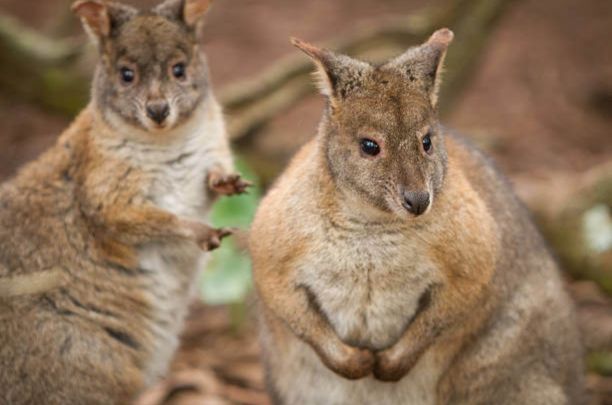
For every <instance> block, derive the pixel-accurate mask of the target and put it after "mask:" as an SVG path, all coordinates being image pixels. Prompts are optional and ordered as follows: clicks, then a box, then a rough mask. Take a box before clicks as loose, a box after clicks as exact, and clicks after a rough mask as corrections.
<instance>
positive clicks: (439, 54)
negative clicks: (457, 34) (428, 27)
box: [385, 28, 454, 108]
mask: <svg viewBox="0 0 612 405" xmlns="http://www.w3.org/2000/svg"><path fill="white" fill-rule="evenodd" d="M453 36H454V35H453V32H452V31H451V30H449V29H448V28H442V29H439V30H437V31H436V32H434V33H433V34H432V35H431V37H429V39H428V40H427V42H425V43H424V44H422V45H420V46H417V47H413V48H410V49H408V50H407V51H406V52H404V54H402V55H400V56H398V57H397V58H395V59H393V60H392V61H391V62H389V63H387V64H386V65H385V66H388V67H391V68H395V69H399V70H400V71H401V72H402V73H403V74H404V75H406V77H407V78H408V80H410V82H412V83H414V84H415V85H417V86H419V87H421V88H422V89H423V90H425V92H426V93H427V95H428V96H429V100H430V102H431V105H432V106H433V107H434V108H435V107H437V105H438V92H439V90H440V84H441V83H442V78H441V74H440V73H441V71H442V67H443V65H444V57H445V56H446V51H447V49H448V46H449V45H450V43H451V42H452V41H453Z"/></svg>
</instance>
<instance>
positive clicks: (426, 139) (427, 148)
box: [422, 132, 433, 153]
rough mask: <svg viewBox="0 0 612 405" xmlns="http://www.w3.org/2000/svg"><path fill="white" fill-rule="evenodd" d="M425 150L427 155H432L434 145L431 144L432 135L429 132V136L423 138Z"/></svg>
mask: <svg viewBox="0 0 612 405" xmlns="http://www.w3.org/2000/svg"><path fill="white" fill-rule="evenodd" d="M422 142H423V150H424V151H425V153H431V149H432V147H433V144H432V143H431V134H430V133H429V132H428V133H427V135H425V136H424V137H423V141H422Z"/></svg>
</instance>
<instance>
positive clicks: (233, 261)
mask: <svg viewBox="0 0 612 405" xmlns="http://www.w3.org/2000/svg"><path fill="white" fill-rule="evenodd" d="M236 168H237V170H238V172H239V173H240V174H241V175H242V176H243V177H244V178H245V179H247V180H249V181H251V182H253V183H254V184H255V186H254V187H251V188H249V192H248V194H243V195H240V196H232V197H222V198H221V199H220V200H219V201H218V202H217V203H216V204H215V206H214V207H213V210H212V213H211V223H212V224H213V225H214V226H216V227H238V228H242V229H248V227H249V226H250V224H251V222H252V221H253V217H254V216H255V210H256V209H257V204H258V203H259V200H260V196H261V189H260V186H259V185H258V179H257V176H256V175H255V174H254V173H253V171H252V170H250V169H249V167H247V165H246V164H245V163H244V161H243V160H241V159H237V161H236ZM252 285H253V281H252V277H251V261H250V259H249V257H248V255H247V254H246V252H243V251H241V250H240V249H238V247H237V246H236V244H235V242H234V240H232V238H231V237H230V238H228V239H225V240H224V241H223V243H222V244H221V247H220V248H219V249H217V250H215V251H214V252H213V253H212V258H211V261H210V263H209V265H208V267H207V269H206V271H205V272H204V275H203V277H202V288H201V291H202V295H203V298H204V301H206V302H207V303H209V304H215V305H216V304H230V303H234V304H235V303H241V302H243V301H244V299H245V297H246V295H247V294H248V293H249V291H250V289H251V287H252Z"/></svg>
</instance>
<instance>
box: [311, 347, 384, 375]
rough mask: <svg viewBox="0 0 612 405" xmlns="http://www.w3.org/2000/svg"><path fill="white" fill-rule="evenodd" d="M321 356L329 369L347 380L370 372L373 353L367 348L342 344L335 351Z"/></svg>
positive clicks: (372, 363)
mask: <svg viewBox="0 0 612 405" xmlns="http://www.w3.org/2000/svg"><path fill="white" fill-rule="evenodd" d="M331 354H332V353H329V354H328V355H327V356H325V357H322V360H323V362H324V363H325V364H326V365H327V367H328V368H329V369H331V370H332V371H334V372H335V373H337V374H340V375H341V376H342V377H344V378H347V379H349V380H356V379H359V378H363V377H366V376H368V375H370V374H371V373H372V366H373V365H374V354H373V353H372V352H371V351H370V350H367V349H360V348H356V347H350V346H342V348H341V349H340V350H338V351H336V352H334V353H333V355H331Z"/></svg>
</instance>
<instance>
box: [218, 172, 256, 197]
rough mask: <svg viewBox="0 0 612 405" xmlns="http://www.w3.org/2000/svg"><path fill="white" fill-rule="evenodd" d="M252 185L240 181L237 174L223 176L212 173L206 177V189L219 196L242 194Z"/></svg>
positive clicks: (240, 178)
mask: <svg viewBox="0 0 612 405" xmlns="http://www.w3.org/2000/svg"><path fill="white" fill-rule="evenodd" d="M252 185H253V183H251V182H250V181H248V180H244V179H242V177H240V175H239V174H228V175H223V174H220V173H217V172H212V173H210V175H209V176H208V187H209V188H210V189H211V190H213V191H214V192H216V193H217V194H219V195H236V194H244V193H246V191H247V189H248V188H249V187H251V186H252Z"/></svg>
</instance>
